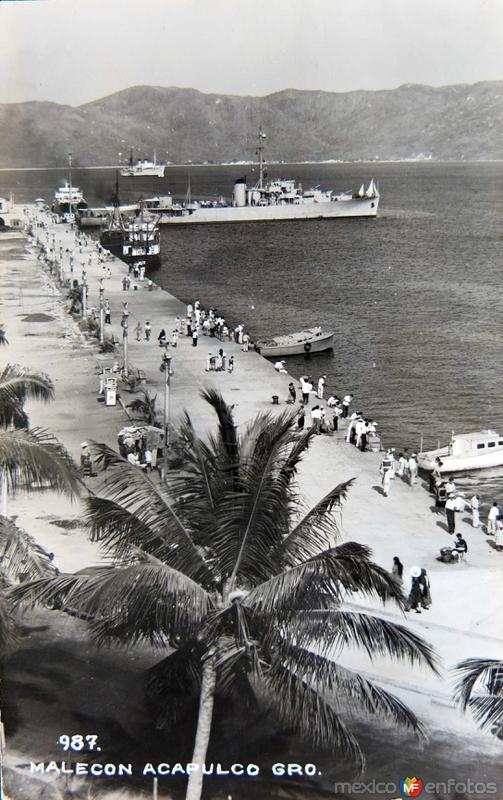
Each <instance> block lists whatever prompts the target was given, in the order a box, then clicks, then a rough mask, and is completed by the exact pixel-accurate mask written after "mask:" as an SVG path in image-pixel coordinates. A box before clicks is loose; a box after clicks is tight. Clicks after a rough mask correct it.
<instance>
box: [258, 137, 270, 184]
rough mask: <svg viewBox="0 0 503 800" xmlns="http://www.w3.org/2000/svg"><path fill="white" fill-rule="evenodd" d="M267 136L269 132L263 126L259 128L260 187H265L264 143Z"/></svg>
mask: <svg viewBox="0 0 503 800" xmlns="http://www.w3.org/2000/svg"><path fill="white" fill-rule="evenodd" d="M266 138H267V134H266V133H264V132H263V130H262V127H260V128H259V131H258V145H257V150H256V153H257V155H258V170H259V178H258V188H259V189H263V188H264V145H263V141H264V139H266Z"/></svg>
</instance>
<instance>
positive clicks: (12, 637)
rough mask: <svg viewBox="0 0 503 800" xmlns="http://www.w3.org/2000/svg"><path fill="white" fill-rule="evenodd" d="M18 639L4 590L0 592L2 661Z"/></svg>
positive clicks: (0, 645) (0, 648)
mask: <svg viewBox="0 0 503 800" xmlns="http://www.w3.org/2000/svg"><path fill="white" fill-rule="evenodd" d="M17 638H18V637H17V632H16V624H15V620H14V616H13V613H12V606H11V605H10V603H9V601H8V599H7V597H6V596H5V594H4V592H3V590H2V591H0V661H1V660H2V659H3V658H4V657H5V656H6V655H7V653H8V652H9V650H10V648H11V647H13V646H14V645H15V644H16V642H17Z"/></svg>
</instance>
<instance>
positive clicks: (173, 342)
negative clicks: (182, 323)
mask: <svg viewBox="0 0 503 800" xmlns="http://www.w3.org/2000/svg"><path fill="white" fill-rule="evenodd" d="M177 345H178V331H177V329H176V328H175V329H174V330H173V331H171V347H177Z"/></svg>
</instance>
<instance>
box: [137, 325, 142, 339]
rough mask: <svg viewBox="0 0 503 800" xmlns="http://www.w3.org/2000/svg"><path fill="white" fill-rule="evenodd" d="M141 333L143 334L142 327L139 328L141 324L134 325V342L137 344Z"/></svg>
mask: <svg viewBox="0 0 503 800" xmlns="http://www.w3.org/2000/svg"><path fill="white" fill-rule="evenodd" d="M142 332H143V329H142V326H141V322H138V323H137V324H136V341H137V342H139V341H141V335H142Z"/></svg>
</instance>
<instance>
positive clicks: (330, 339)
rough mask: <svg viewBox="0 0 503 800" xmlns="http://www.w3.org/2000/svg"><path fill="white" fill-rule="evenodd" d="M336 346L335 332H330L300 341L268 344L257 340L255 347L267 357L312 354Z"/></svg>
mask: <svg viewBox="0 0 503 800" xmlns="http://www.w3.org/2000/svg"><path fill="white" fill-rule="evenodd" d="M333 346H334V334H333V333H328V334H326V336H320V337H318V338H316V339H304V340H303V341H299V342H291V343H282V342H281V341H278V342H277V343H276V344H271V345H269V344H267V343H260V342H257V344H256V345H255V349H256V350H258V352H259V353H260V354H261V355H263V356H266V357H267V358H277V357H278V356H298V355H311V354H312V353H322V352H324V351H325V350H331V349H332V348H333Z"/></svg>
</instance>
